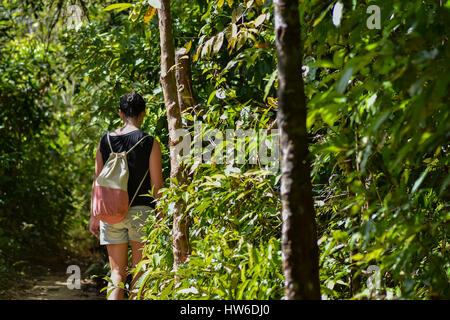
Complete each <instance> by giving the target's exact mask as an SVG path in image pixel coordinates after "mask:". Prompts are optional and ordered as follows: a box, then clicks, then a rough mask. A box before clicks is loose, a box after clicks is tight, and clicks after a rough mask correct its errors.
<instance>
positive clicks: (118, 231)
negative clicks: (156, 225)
mask: <svg viewBox="0 0 450 320" xmlns="http://www.w3.org/2000/svg"><path fill="white" fill-rule="evenodd" d="M151 213H153V208H151V207H148V206H134V207H131V208H130V209H129V210H128V213H127V216H126V218H125V219H124V220H122V221H121V222H119V223H114V224H109V223H106V222H103V221H100V244H101V245H106V244H119V243H128V241H129V240H131V241H137V242H142V241H143V240H142V237H143V236H145V232H144V231H143V230H142V229H143V227H144V226H145V221H146V220H147V217H148V216H149V215H150V214H151Z"/></svg>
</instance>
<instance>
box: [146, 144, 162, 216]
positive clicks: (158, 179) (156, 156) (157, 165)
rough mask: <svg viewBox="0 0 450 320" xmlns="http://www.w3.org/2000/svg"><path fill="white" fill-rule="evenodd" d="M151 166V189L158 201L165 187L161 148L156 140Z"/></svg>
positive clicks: (151, 156) (150, 161) (151, 155)
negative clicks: (160, 191)
mask: <svg viewBox="0 0 450 320" xmlns="http://www.w3.org/2000/svg"><path fill="white" fill-rule="evenodd" d="M149 165H150V181H151V187H152V188H153V197H154V198H155V199H158V198H160V197H161V194H160V193H159V189H161V188H162V187H163V176H162V156H161V147H160V145H159V142H158V141H157V140H156V139H154V140H153V147H152V152H151V154H150V159H149ZM160 215H161V214H158V217H160Z"/></svg>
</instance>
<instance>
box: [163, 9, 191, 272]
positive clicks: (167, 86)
mask: <svg viewBox="0 0 450 320" xmlns="http://www.w3.org/2000/svg"><path fill="white" fill-rule="evenodd" d="M158 18H159V33H160V39H161V85H162V89H163V93H164V104H165V106H166V111H167V121H168V129H169V151H170V178H171V179H174V178H176V180H177V182H178V185H182V184H184V181H185V178H184V175H183V166H182V164H181V163H180V162H178V161H177V158H176V148H175V146H176V145H177V143H179V142H180V140H181V139H182V138H181V137H180V138H178V139H177V138H176V134H175V132H176V130H177V129H180V128H182V122H181V114H180V105H179V101H178V93H177V84H176V79H175V67H174V66H175V49H174V44H173V36H172V21H171V17H170V1H169V0H161V9H159V10H158ZM171 183H172V186H173V184H174V182H173V180H172V182H171ZM184 210H185V208H184V205H183V200H180V201H177V203H176V204H175V208H174V212H173V230H172V236H173V256H174V268H175V269H176V268H177V265H178V263H180V262H184V261H185V260H186V258H187V255H188V254H189V230H188V229H187V227H186V224H185V223H180V222H181V217H182V216H183V213H184Z"/></svg>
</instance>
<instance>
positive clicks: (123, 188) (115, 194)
mask: <svg viewBox="0 0 450 320" xmlns="http://www.w3.org/2000/svg"><path fill="white" fill-rule="evenodd" d="M147 137H149V136H148V135H147V136H145V137H143V138H142V139H140V140H139V141H138V142H137V143H136V144H135V145H134V146H133V147H132V148H131V149H130V150H128V151H124V152H118V153H116V152H114V151H113V149H112V146H111V141H110V139H109V133H108V134H107V139H108V144H109V148H110V149H111V153H110V155H109V158H108V160H107V161H106V163H105V164H104V166H103V169H102V171H101V172H100V174H99V175H98V177H97V179H96V180H95V184H94V190H93V195H92V197H93V215H94V217H96V218H98V219H100V220H101V221H103V222H106V223H109V224H113V223H119V222H121V221H122V220H124V219H125V218H126V216H127V212H128V209H129V208H130V207H131V204H132V203H133V200H134V198H135V197H136V195H137V193H138V192H139V189H140V188H141V186H142V183H143V182H144V180H145V177H146V176H147V173H148V170H147V171H146V172H145V175H144V178H143V179H142V181H141V183H140V184H139V187H138V188H137V190H136V193H135V194H134V196H133V199H131V201H130V202H129V197H128V177H129V171H128V161H127V154H128V153H130V152H131V151H132V150H133V149H134V148H135V147H136V146H137V145H138V144H139V143H141V141H142V140H144V139H145V138H147Z"/></svg>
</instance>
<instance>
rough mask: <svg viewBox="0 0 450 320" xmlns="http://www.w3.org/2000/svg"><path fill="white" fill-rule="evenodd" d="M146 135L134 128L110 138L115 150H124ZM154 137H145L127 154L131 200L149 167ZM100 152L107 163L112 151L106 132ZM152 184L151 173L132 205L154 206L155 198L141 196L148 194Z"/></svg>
mask: <svg viewBox="0 0 450 320" xmlns="http://www.w3.org/2000/svg"><path fill="white" fill-rule="evenodd" d="M144 136H149V135H148V134H147V133H145V132H143V131H142V130H134V131H131V132H128V133H125V134H122V135H110V136H109V138H110V141H111V147H112V149H113V151H114V152H123V151H128V150H130V149H131V148H132V147H133V146H134V145H135V144H136V143H137V142H138V141H139V140H140V139H141V138H143V137H144ZM153 139H154V138H153V137H151V136H149V138H146V139H144V140H143V141H142V142H141V143H139V145H137V146H136V147H135V148H134V149H133V150H132V151H131V152H130V153H129V154H128V155H127V160H128V168H129V174H130V175H129V178H128V197H129V199H130V201H131V199H132V198H133V195H134V194H135V192H136V190H137V188H138V187H139V183H140V182H141V181H142V178H143V177H144V175H145V173H146V171H147V170H148V169H149V158H150V153H151V150H152V146H153ZM100 152H101V154H102V159H103V163H106V161H107V160H108V158H109V155H110V153H111V149H110V147H109V144H108V140H107V135H106V133H105V134H103V135H102V138H101V140H100ZM150 186H151V184H150V175H147V176H146V177H145V180H144V182H143V184H142V187H141V188H140V190H139V193H138V194H137V195H136V197H135V199H134V201H133V203H132V205H131V206H150V207H152V208H154V203H153V198H151V197H148V196H140V195H144V194H148V193H149V190H150V188H151V187H150Z"/></svg>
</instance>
